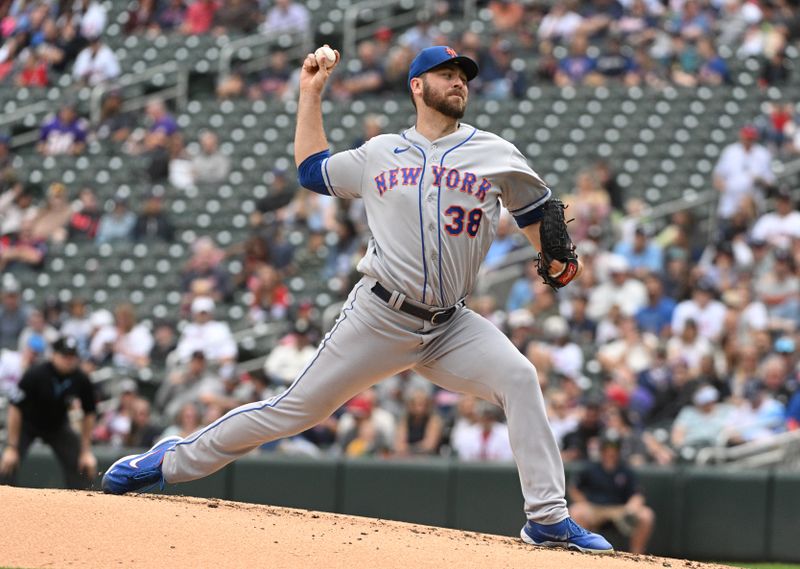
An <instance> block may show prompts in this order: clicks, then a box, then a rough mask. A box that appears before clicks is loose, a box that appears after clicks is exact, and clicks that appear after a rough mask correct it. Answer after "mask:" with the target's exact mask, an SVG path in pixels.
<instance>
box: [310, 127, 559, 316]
mask: <svg viewBox="0 0 800 569" xmlns="http://www.w3.org/2000/svg"><path fill="white" fill-rule="evenodd" d="M322 168H323V179H324V180H325V184H326V185H327V186H328V191H329V192H330V193H331V194H332V195H335V196H338V197H341V198H361V199H363V200H364V207H365V209H366V212H367V219H368V220H369V227H370V229H371V230H372V239H371V240H370V244H369V248H368V250H367V254H366V255H365V257H364V259H363V260H362V261H361V262H360V263H359V265H358V270H359V271H360V272H361V273H363V274H365V275H369V276H372V277H375V278H376V279H378V281H380V282H381V283H382V284H384V286H386V287H387V288H390V289H392V288H393V289H396V290H399V291H402V292H404V293H405V294H406V295H408V296H409V297H411V298H414V299H415V300H418V301H420V302H423V303H425V304H430V305H433V306H450V305H453V304H455V303H456V302H457V301H459V300H460V299H462V298H464V297H465V296H466V295H467V294H468V293H469V292H470V291H471V290H472V287H473V285H474V284H475V277H476V275H477V273H478V268H479V267H480V264H481V262H482V261H483V259H484V257H485V256H486V252H487V251H488V250H489V246H490V245H491V243H492V239H493V238H494V235H495V231H496V229H497V220H498V219H499V216H500V201H499V200H502V203H503V205H505V207H506V208H508V210H509V211H510V212H511V213H512V214H514V215H522V214H524V213H526V212H528V211H530V210H533V209H535V208H537V207H538V206H540V205H542V204H543V203H544V202H546V201H547V199H548V198H549V197H550V190H549V189H548V188H547V186H545V184H544V182H543V181H542V179H541V178H540V177H539V176H538V175H537V174H536V172H534V171H533V170H532V169H531V167H530V166H529V165H528V163H527V161H526V160H525V158H524V157H523V156H522V154H521V153H520V151H519V150H517V148H516V147H515V146H514V145H513V144H511V143H509V142H508V141H506V140H503V139H502V138H500V137H498V136H496V135H494V134H492V133H489V132H486V131H483V130H479V129H477V128H475V127H472V126H470V125H467V124H463V123H462V124H461V125H460V127H459V128H458V129H457V130H456V131H455V132H453V133H452V134H449V135H447V136H445V137H443V138H440V139H439V140H436V141H434V142H430V141H429V140H427V139H426V138H425V137H424V136H422V135H420V134H419V133H417V131H416V129H415V128H410V129H408V130H406V131H405V132H403V133H402V134H384V135H380V136H376V137H375V138H372V139H370V140H369V141H368V142H366V143H365V144H364V145H363V146H361V147H360V148H358V149H356V150H350V151H347V152H340V153H338V154H334V155H333V156H331V157H330V158H328V159H326V160H325V161H324V162H323V165H322Z"/></svg>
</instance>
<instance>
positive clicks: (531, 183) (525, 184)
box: [500, 146, 552, 227]
mask: <svg viewBox="0 0 800 569" xmlns="http://www.w3.org/2000/svg"><path fill="white" fill-rule="evenodd" d="M551 195H552V192H551V191H550V188H548V187H547V185H546V184H545V183H544V180H542V179H541V178H540V177H539V174H537V173H536V172H534V171H533V169H532V168H531V167H530V166H529V165H528V161H527V160H525V157H524V156H523V155H522V153H521V152H520V151H519V150H518V149H517V147H515V146H511V153H510V156H509V158H508V162H507V166H506V169H505V172H503V173H502V174H501V178H500V196H501V198H502V200H503V204H504V205H505V206H506V209H508V211H509V212H510V213H511V215H513V216H514V219H515V220H516V222H517V225H519V226H520V227H525V226H526V225H531V224H532V223H536V222H537V221H539V216H538V215H537V213H538V212H537V211H536V210H537V209H538V208H539V207H540V206H542V205H543V204H544V203H545V202H546V201H547V200H549V199H550V196H551Z"/></svg>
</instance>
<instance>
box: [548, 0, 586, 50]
mask: <svg viewBox="0 0 800 569" xmlns="http://www.w3.org/2000/svg"><path fill="white" fill-rule="evenodd" d="M573 4H574V3H573ZM581 23H583V17H582V16H580V15H579V14H577V13H576V12H574V11H573V10H572V6H571V5H570V3H569V2H567V1H566V0H558V1H557V2H556V3H555V4H553V7H552V8H551V9H550V11H549V12H548V13H547V15H546V16H545V17H544V18H542V23H541V24H539V30H538V32H537V34H538V36H539V39H540V40H550V41H553V42H560V43H563V44H569V42H570V41H571V40H572V36H573V35H575V32H577V31H578V28H579V27H580V26H581Z"/></svg>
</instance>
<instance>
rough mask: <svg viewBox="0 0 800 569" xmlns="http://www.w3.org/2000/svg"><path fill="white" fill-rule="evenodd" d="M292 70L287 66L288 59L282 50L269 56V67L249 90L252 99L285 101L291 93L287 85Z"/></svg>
mask: <svg viewBox="0 0 800 569" xmlns="http://www.w3.org/2000/svg"><path fill="white" fill-rule="evenodd" d="M292 72H293V69H292V68H291V67H290V66H289V57H288V56H287V55H286V52H285V51H283V50H277V51H274V52H272V53H271V54H270V56H269V66H268V67H267V68H266V69H265V70H264V71H263V72H262V73H261V75H260V76H259V80H258V83H257V84H256V86H255V87H254V88H253V89H251V96H252V97H253V98H261V97H264V98H266V99H275V100H278V101H282V100H285V99H286V97H287V95H288V94H290V93H291V89H290V88H289V83H290V81H291V78H292Z"/></svg>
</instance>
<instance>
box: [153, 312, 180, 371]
mask: <svg viewBox="0 0 800 569" xmlns="http://www.w3.org/2000/svg"><path fill="white" fill-rule="evenodd" d="M177 345H178V340H177V338H176V336H175V327H174V326H173V325H172V324H171V323H170V322H166V321H160V322H157V323H156V325H155V330H154V332H153V349H152V350H150V365H151V366H152V367H154V368H156V369H163V368H165V367H167V356H169V354H170V353H172V351H173V350H175V348H176V347H177Z"/></svg>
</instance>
